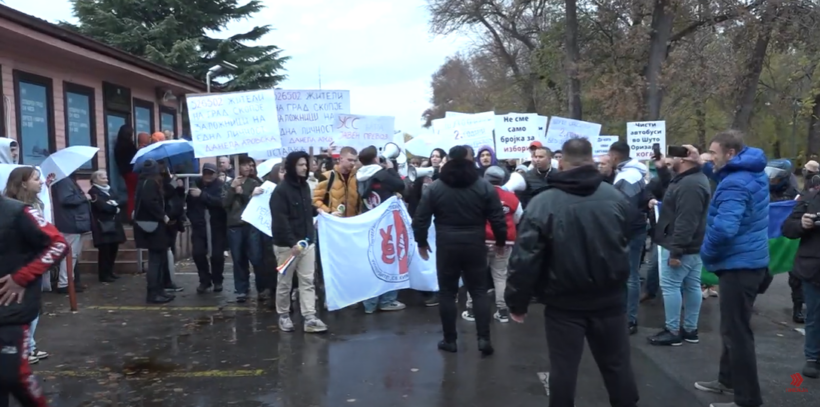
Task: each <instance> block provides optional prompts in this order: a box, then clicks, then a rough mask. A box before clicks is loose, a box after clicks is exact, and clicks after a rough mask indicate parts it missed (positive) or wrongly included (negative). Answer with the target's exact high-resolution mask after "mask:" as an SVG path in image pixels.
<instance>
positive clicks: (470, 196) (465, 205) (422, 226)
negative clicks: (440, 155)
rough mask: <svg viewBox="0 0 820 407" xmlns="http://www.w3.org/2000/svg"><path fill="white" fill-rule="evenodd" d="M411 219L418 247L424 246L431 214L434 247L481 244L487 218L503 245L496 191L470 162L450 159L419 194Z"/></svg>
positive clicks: (503, 224) (503, 229)
mask: <svg viewBox="0 0 820 407" xmlns="http://www.w3.org/2000/svg"><path fill="white" fill-rule="evenodd" d="M415 212H416V213H415V216H414V218H413V233H414V234H415V237H416V242H417V243H418V244H419V246H420V247H428V246H429V245H428V242H427V232H428V230H429V228H430V221H431V218H432V217H435V222H436V246H437V247H442V246H450V245H479V246H483V245H484V244H485V243H484V239H485V226H486V224H487V221H489V222H490V227H491V228H492V230H493V235H494V236H497V239H496V245H498V246H504V245H505V244H506V236H507V224H506V222H505V219H504V208H503V207H502V206H501V199H500V198H499V197H498V192H496V190H495V188H493V186H492V185H490V183H489V182H487V181H485V180H484V179H483V178H479V176H478V169H476V167H475V163H474V162H473V161H470V160H467V159H454V160H450V161H448V162H447V164H445V165H444V166H443V167H442V169H441V174H440V175H439V179H438V180H437V181H435V182H433V183H432V184H430V187H428V188H427V190H426V191H425V192H424V193H423V194H422V196H421V201H420V202H419V205H418V207H417V208H416V211H415Z"/></svg>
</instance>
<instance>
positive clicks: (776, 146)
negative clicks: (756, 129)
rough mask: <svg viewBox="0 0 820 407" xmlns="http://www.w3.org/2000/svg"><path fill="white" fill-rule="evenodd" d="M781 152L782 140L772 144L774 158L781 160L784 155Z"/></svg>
mask: <svg viewBox="0 0 820 407" xmlns="http://www.w3.org/2000/svg"><path fill="white" fill-rule="evenodd" d="M780 150H781V146H780V139H778V140H775V141H774V143H772V155H774V158H780V157H782V156H783V153H782V152H781V151H780Z"/></svg>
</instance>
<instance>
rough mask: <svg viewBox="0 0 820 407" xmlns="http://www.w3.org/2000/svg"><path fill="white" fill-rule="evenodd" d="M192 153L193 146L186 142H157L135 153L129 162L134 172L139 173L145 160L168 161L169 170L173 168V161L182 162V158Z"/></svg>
mask: <svg viewBox="0 0 820 407" xmlns="http://www.w3.org/2000/svg"><path fill="white" fill-rule="evenodd" d="M193 151H194V145H193V144H191V142H190V141H188V140H165V141H159V142H156V143H154V144H151V145H149V146H146V147H143V148H141V149H140V150H139V151H137V154H136V155H134V159H132V160H131V164H133V165H134V171H139V169H140V168H141V167H142V164H143V163H144V162H145V160H154V161H162V160H168V161H169V162H170V163H169V164H170V165H171V166H170V168H173V166H174V160H175V159H176V160H184V158H188V157H189V156H190V154H191V153H193ZM186 156H188V157H186Z"/></svg>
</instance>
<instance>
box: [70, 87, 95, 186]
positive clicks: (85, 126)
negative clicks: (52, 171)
mask: <svg viewBox="0 0 820 407" xmlns="http://www.w3.org/2000/svg"><path fill="white" fill-rule="evenodd" d="M63 101H64V103H65V109H64V111H65V136H66V140H65V143H66V146H67V147H71V146H92V147H96V146H97V131H96V126H95V120H94V117H95V116H96V115H95V114H94V112H95V111H96V110H95V109H94V89H93V88H89V87H86V86H80V85H76V84H73V83H68V82H63ZM96 169H97V158H96V156H95V157H94V159H92V160H91V161H89V162H87V163H85V164H83V166H82V167H80V170H85V171H89V172H90V171H94V170H96Z"/></svg>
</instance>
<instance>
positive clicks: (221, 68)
mask: <svg viewBox="0 0 820 407" xmlns="http://www.w3.org/2000/svg"><path fill="white" fill-rule="evenodd" d="M237 69H239V67H238V66H236V65H234V64H232V63H230V62H224V61H223V62H220V63H219V64H217V65H214V66H212V67H211V69H208V73H207V74H205V87H206V88H207V90H208V93H211V76H213V75H218V74H220V73H222V72H225V71H235V70H237Z"/></svg>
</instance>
